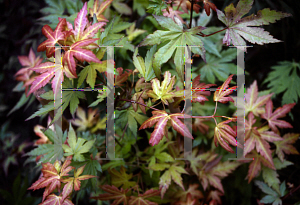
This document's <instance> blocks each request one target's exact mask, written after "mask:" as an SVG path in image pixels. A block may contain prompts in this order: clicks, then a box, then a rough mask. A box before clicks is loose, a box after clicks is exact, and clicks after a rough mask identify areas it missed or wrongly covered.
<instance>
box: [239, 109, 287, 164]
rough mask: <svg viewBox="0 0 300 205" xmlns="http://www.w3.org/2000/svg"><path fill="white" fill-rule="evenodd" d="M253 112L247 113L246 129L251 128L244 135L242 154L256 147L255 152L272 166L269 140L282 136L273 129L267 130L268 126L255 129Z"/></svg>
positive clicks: (276, 139)
mask: <svg viewBox="0 0 300 205" xmlns="http://www.w3.org/2000/svg"><path fill="white" fill-rule="evenodd" d="M255 121H256V120H255V119H254V115H253V113H250V114H249V115H248V120H246V122H245V124H246V128H245V129H246V130H251V131H250V132H248V134H247V136H246V142H245V148H244V155H246V154H247V153H249V152H250V151H251V150H253V149H254V147H256V150H257V152H259V153H260V154H261V155H262V156H264V157H265V158H266V159H267V160H268V161H269V162H270V163H271V165H272V166H273V167H274V163H273V159H272V156H271V149H270V145H269V143H268V142H267V141H269V142H274V141H280V140H282V138H281V137H280V136H279V135H277V134H276V133H274V132H273V131H267V130H268V127H262V128H259V129H257V127H253V124H254V123H255Z"/></svg>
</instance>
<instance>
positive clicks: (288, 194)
mask: <svg viewBox="0 0 300 205" xmlns="http://www.w3.org/2000/svg"><path fill="white" fill-rule="evenodd" d="M298 189H300V185H299V186H297V187H296V188H295V189H293V190H291V191H290V192H289V193H287V194H286V195H284V196H283V197H282V199H281V200H282V201H283V200H285V199H286V198H287V197H289V196H292V195H293V193H294V192H296V191H297V190H298Z"/></svg>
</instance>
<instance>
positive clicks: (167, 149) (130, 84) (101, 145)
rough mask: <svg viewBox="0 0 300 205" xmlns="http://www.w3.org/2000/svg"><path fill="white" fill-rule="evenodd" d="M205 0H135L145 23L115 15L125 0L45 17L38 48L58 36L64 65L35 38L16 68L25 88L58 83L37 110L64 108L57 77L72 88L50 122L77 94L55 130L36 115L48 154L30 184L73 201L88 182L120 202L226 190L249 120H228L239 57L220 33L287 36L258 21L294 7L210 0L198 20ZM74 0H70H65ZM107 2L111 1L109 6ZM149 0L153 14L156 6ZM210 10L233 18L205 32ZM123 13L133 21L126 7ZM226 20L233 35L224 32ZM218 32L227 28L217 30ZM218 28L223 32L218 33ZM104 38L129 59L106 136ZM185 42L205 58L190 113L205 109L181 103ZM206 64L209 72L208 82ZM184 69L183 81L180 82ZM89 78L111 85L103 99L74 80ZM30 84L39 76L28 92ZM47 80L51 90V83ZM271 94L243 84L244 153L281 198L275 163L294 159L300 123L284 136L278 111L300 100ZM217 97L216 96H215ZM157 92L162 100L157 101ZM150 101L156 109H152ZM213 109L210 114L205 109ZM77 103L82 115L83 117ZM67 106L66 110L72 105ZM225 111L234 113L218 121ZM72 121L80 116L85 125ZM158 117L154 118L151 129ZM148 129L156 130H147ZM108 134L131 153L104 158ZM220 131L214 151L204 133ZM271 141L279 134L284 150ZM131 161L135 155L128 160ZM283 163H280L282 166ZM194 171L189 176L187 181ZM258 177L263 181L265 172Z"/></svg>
mask: <svg viewBox="0 0 300 205" xmlns="http://www.w3.org/2000/svg"><path fill="white" fill-rule="evenodd" d="M199 2H200V0H195V1H193V3H191V1H188V0H176V1H172V0H168V1H161V0H151V1H150V2H149V5H147V3H148V2H146V1H145V2H144V1H139V0H134V1H133V2H132V5H133V11H134V12H136V11H137V13H138V14H139V15H140V14H141V16H142V15H143V18H144V17H145V21H147V25H146V26H144V25H142V26H141V25H140V24H141V22H140V21H137V22H125V21H122V20H121V19H122V18H121V17H120V16H118V17H114V18H112V15H111V14H115V13H120V14H124V15H132V9H131V8H130V7H129V6H128V5H127V4H128V1H126V2H124V1H123V0H116V1H112V0H106V1H99V0H94V1H89V2H84V3H81V2H80V4H78V5H80V7H79V8H78V5H76V6H75V5H74V9H73V10H74V12H75V10H76V9H77V11H79V12H78V13H74V14H71V13H72V12H71V13H70V10H69V9H67V10H66V11H67V12H69V13H68V14H70V16H69V17H66V15H64V17H66V18H58V23H57V25H56V26H54V27H50V26H49V25H45V26H43V28H42V33H43V34H44V36H45V37H46V38H47V39H46V40H45V41H44V42H42V43H41V44H40V45H39V46H38V49H37V50H38V51H39V52H41V51H46V56H47V57H48V58H49V57H53V56H54V53H55V46H57V45H59V46H62V50H63V52H62V55H61V57H62V59H61V61H62V62H61V65H57V64H55V63H54V62H53V60H52V62H44V63H42V59H41V58H40V57H36V56H35V54H34V53H33V50H32V49H31V50H30V53H29V55H28V57H27V56H19V61H20V63H21V65H22V66H23V68H22V69H21V70H20V71H18V72H17V73H16V79H17V80H19V81H22V82H23V83H24V86H25V92H26V94H27V95H29V94H31V93H33V94H34V95H37V93H38V91H41V90H43V89H41V88H43V87H45V86H46V85H47V84H48V83H49V82H51V84H52V86H51V88H50V91H47V92H45V93H44V94H42V95H41V96H39V97H40V98H42V99H44V100H49V101H51V102H49V103H48V104H46V105H44V104H43V107H42V108H41V109H40V110H39V111H38V112H36V113H34V114H33V115H32V116H31V117H30V118H29V119H31V118H33V117H35V116H41V115H46V114H49V112H50V111H53V110H55V109H57V108H58V107H59V105H57V104H56V105H53V104H54V103H53V102H54V97H53V95H55V94H57V92H58V90H59V89H58V88H60V87H62V88H68V89H69V90H67V91H66V90H64V91H63V92H62V95H61V96H62V103H61V105H60V106H62V112H60V113H56V115H55V117H54V119H53V121H52V122H51V123H53V122H54V121H55V120H57V119H58V118H60V117H62V116H63V113H64V111H65V109H66V107H67V106H68V105H70V113H71V115H72V117H73V119H71V120H68V121H69V122H70V126H69V128H65V129H64V128H63V129H62V128H61V127H60V126H58V125H55V130H52V129H43V127H42V126H40V125H37V126H36V127H35V129H34V131H35V133H36V134H37V135H38V136H39V137H40V138H41V139H39V140H38V141H36V143H35V146H37V148H36V149H34V150H32V151H31V152H29V153H28V154H27V156H31V157H34V159H36V157H39V158H41V157H42V156H43V157H42V158H41V161H42V162H46V161H49V162H46V163H42V168H41V172H42V174H41V177H40V178H39V179H38V180H37V181H36V182H34V183H33V184H32V185H31V186H30V187H29V188H28V189H29V190H37V189H41V188H45V190H44V192H43V199H42V203H41V204H42V205H52V204H55V205H56V204H57V205H58V204H59V205H71V204H73V203H72V201H71V200H72V197H74V195H76V194H78V195H77V196H76V200H78V199H79V200H80V198H84V199H85V197H86V194H89V192H90V190H93V191H95V193H99V192H98V191H99V190H97V186H96V185H97V184H98V185H100V186H99V187H100V188H101V189H102V191H103V192H102V191H100V193H101V194H99V195H98V196H93V197H91V199H95V200H101V201H110V203H111V204H113V205H118V204H128V205H135V204H138V205H157V204H190V205H192V204H193V205H195V204H222V200H221V196H223V195H224V194H225V195H226V193H225V191H226V189H225V190H224V188H223V186H224V184H222V179H223V178H225V177H227V176H228V175H229V174H230V173H232V172H234V170H236V169H237V167H239V166H240V165H241V164H242V163H241V161H239V162H230V161H224V158H222V156H220V155H219V154H220V153H219V151H221V153H222V152H223V151H224V150H223V149H225V150H226V151H228V152H231V153H234V150H233V149H232V147H231V145H232V146H234V147H239V148H243V146H242V145H241V144H240V143H239V142H238V141H237V139H236V137H237V129H240V128H241V127H237V126H235V125H233V126H232V125H230V124H229V123H231V124H234V123H235V122H236V120H237V118H236V117H227V116H229V115H231V116H232V113H231V111H232V109H231V107H229V108H228V109H227V110H226V109H225V107H226V106H227V105H223V104H226V103H228V102H229V101H231V102H234V100H233V98H232V97H231V96H230V95H231V94H232V93H233V91H235V90H236V89H237V86H232V87H230V86H229V84H230V83H231V81H232V79H233V75H231V73H233V72H232V71H233V69H232V67H234V66H235V64H225V63H227V62H230V61H231V60H233V59H234V58H235V57H236V54H235V52H233V51H232V50H230V49H227V50H222V49H223V48H222V43H220V44H219V43H218V41H219V40H220V39H223V44H226V45H227V46H228V45H231V44H233V45H235V46H237V45H240V46H245V45H246V41H249V42H251V43H256V44H260V45H262V44H266V43H275V42H279V40H277V39H275V38H273V36H271V35H270V34H269V33H268V32H266V31H264V30H263V29H262V28H259V27H258V26H261V25H268V24H270V23H275V22H276V21H277V20H280V19H282V18H284V17H288V16H290V14H286V13H281V12H277V11H271V10H270V9H268V8H267V9H263V10H261V11H258V13H257V15H254V14H251V15H248V16H247V17H244V16H245V15H246V14H247V13H248V12H249V11H250V9H251V8H252V4H253V0H239V1H238V4H237V6H236V7H235V6H234V5H233V4H230V5H229V6H227V7H226V8H225V10H224V13H223V12H222V11H220V10H218V9H217V7H216V5H215V4H213V3H212V2H211V1H209V0H202V2H203V8H204V10H203V12H202V14H201V16H200V19H198V21H197V26H194V25H195V24H194V22H193V20H194V19H195V16H194V17H193V11H195V12H196V13H197V14H198V13H199V12H200V8H201V7H200V5H199ZM69 3H70V2H69V1H68V2H67V3H66V2H64V3H63V4H69ZM70 4H71V3H70ZM192 4H193V7H192ZM130 5H131V3H130ZM110 6H112V7H113V9H110ZM75 8H76V9H75ZM146 9H147V10H148V12H149V13H151V14H153V15H147V14H146V13H145V12H146ZM180 9H182V10H180ZM211 10H213V11H215V12H216V13H217V16H218V19H219V20H220V21H221V22H223V23H224V24H225V26H226V27H225V28H224V29H222V28H221V30H217V29H218V28H212V29H210V28H209V29H207V30H206V31H208V32H209V31H211V32H214V33H211V34H204V33H202V31H204V30H205V29H206V28H205V27H204V26H206V25H208V23H209V20H210V18H211ZM204 12H205V13H206V14H205V13H204ZM187 16H189V18H190V19H189V20H188V21H190V22H189V23H190V24H189V25H188V23H187V22H186V21H185V19H186V18H187ZM131 17H133V16H131ZM197 17H198V16H197ZM243 17H244V18H243ZM124 19H125V20H128V19H127V17H126V18H123V20H124ZM71 21H73V22H71ZM72 23H74V24H73V25H72ZM106 23H107V24H108V25H106ZM52 28H55V29H54V30H53V29H52ZM140 28H142V29H140ZM161 28H163V29H161ZM143 29H147V30H143ZM225 30H226V33H225V35H224V34H222V33H221V32H222V31H225ZM215 31H216V32H215ZM217 33H219V34H218V35H215V34H217ZM141 34H144V35H141ZM213 35H215V36H214V37H210V36H213ZM206 37H208V38H206ZM205 38H206V39H207V40H206V39H205ZM105 46H111V47H113V46H116V47H120V46H121V47H123V49H120V50H118V49H116V56H117V57H119V55H120V56H121V57H122V58H121V59H119V58H116V59H117V60H116V61H113V63H115V65H117V67H116V69H115V73H114V77H113V80H114V81H113V82H114V86H115V88H114V92H115V93H114V94H115V98H114V99H113V100H114V101H113V106H114V108H117V111H116V112H115V115H116V116H117V118H116V121H114V122H115V125H114V126H115V127H116V129H115V133H114V134H112V136H108V135H109V133H110V132H109V131H106V133H107V135H106V137H107V138H106V139H104V138H105V136H104V134H105V128H106V127H107V128H108V127H109V126H108V125H107V126H106V125H105V121H106V120H107V122H109V117H111V116H109V115H108V116H107V117H103V115H102V113H101V112H102V111H103V112H104V110H105V109H102V108H103V107H104V106H105V105H104V104H105V98H106V97H107V96H106V94H107V93H106V91H105V88H107V87H106V86H107V82H108V79H111V78H110V77H111V76H112V75H111V76H110V77H109V74H111V73H109V74H108V73H107V72H106V68H107V65H108V64H107V63H108V61H107V60H103V58H104V59H105V57H104V55H105V52H106V50H107V48H102V47H105ZM140 46H151V47H149V48H148V49H145V48H144V50H143V48H141V50H140V52H141V53H142V54H146V55H145V57H142V56H139V54H138V50H139V47H140ZM186 46H192V47H191V48H190V49H191V54H192V58H193V59H191V64H192V63H193V60H194V58H195V57H200V56H201V57H202V59H203V61H204V62H202V63H203V65H205V66H202V67H200V68H196V69H195V70H194V69H193V73H192V75H193V76H196V77H195V78H194V79H193V81H192V86H191V102H192V103H193V105H195V109H194V108H193V112H194V111H195V113H196V115H197V116H192V115H186V114H185V113H186V111H187V110H186V109H187V108H186V106H184V107H183V109H181V105H182V104H183V103H184V102H183V101H185V100H186V99H185V95H184V94H185V92H184V90H183V87H185V86H187V84H186V80H187V79H186V76H185V70H184V64H185V63H186V62H185V61H184V59H185V58H184V57H186V56H185V54H184V53H185V48H186ZM146 50H148V51H146ZM206 50H207V51H208V52H209V53H210V54H207V59H208V61H207V62H206ZM132 53H133V55H132ZM213 55H215V57H213ZM216 56H217V57H218V58H217V57H216ZM170 59H171V60H170ZM188 59H189V58H188ZM127 63H128V65H127ZM188 63H189V62H188ZM129 64H130V65H129ZM121 66H122V67H121ZM227 68H228V69H227ZM171 69H173V70H171ZM200 69H201V70H200ZM217 69H219V70H217ZM225 70H226V71H225ZM97 71H98V72H97ZM78 72H79V73H78ZM162 72H164V73H163V76H162V75H161V73H162ZM77 73H78V75H77ZM199 73H201V74H202V78H205V79H206V80H207V81H205V82H201V81H200V74H199ZM194 74H195V75H194ZM213 74H214V75H216V76H217V78H218V79H219V80H221V81H224V82H223V83H222V85H221V86H219V87H218V88H217V90H216V91H215V92H214V96H211V97H210V94H211V93H210V91H209V88H211V87H212V86H217V85H216V84H206V83H207V82H211V83H214V82H215V77H214V75H213ZM176 77H177V78H178V79H179V80H180V81H181V82H177V80H176ZM86 85H89V86H90V87H89V88H92V89H94V88H95V86H96V85H97V86H99V85H100V86H103V87H102V88H103V90H104V91H103V90H102V91H98V93H97V94H98V96H97V100H96V101H94V102H92V104H90V100H91V98H89V97H90V96H89V95H87V96H88V97H87V98H86V99H85V95H84V94H83V92H82V93H80V94H78V93H79V92H77V94H74V93H76V92H75V90H73V91H70V90H72V88H75V87H77V88H80V89H82V88H84V87H85V86H86ZM29 86H31V87H30V90H29V92H27V91H28V89H29ZM175 87H176V88H175ZM70 88H71V89H70ZM45 90H48V87H47V88H45ZM107 92H111V90H110V91H107ZM272 95H273V94H262V93H261V92H258V85H257V82H256V81H254V82H253V83H252V85H251V86H250V88H248V89H247V92H246V93H245V101H246V102H245V104H243V103H238V106H241V105H242V106H243V107H242V108H243V109H244V110H245V144H244V157H246V158H252V159H253V160H252V161H249V160H247V162H246V161H245V163H249V166H248V175H247V179H248V183H250V182H251V181H252V180H253V179H254V178H255V177H257V176H259V173H260V172H262V178H263V180H264V181H265V182H266V184H267V185H268V186H270V187H272V189H274V190H276V191H277V192H278V193H279V191H280V192H282V193H280V196H279V195H278V194H277V195H276V197H277V198H278V197H279V198H280V197H282V196H284V194H283V193H284V191H282V190H284V189H283V188H282V186H283V185H282V186H281V185H280V188H279V184H280V180H279V175H278V174H279V173H277V171H276V170H277V169H280V168H282V167H285V166H288V165H291V164H292V162H289V161H287V160H285V155H287V154H299V152H298V150H297V149H296V148H295V147H294V146H293V144H294V143H295V142H296V140H297V139H298V138H299V134H297V133H288V134H285V135H283V136H281V129H279V128H292V126H291V124H290V123H289V122H287V121H284V120H282V119H280V118H283V117H286V115H287V114H288V113H290V112H291V111H292V108H293V107H294V106H295V103H291V104H286V105H283V106H282V107H280V108H277V109H275V110H274V111H273V102H272V100H271V97H272ZM211 98H212V99H213V101H215V103H213V102H208V101H209V99H211ZM79 99H81V100H83V99H85V100H87V101H88V103H89V104H90V107H96V106H97V108H99V109H97V108H96V109H82V108H81V107H79V106H78V105H79V104H80V103H82V102H81V101H79ZM108 100H109V99H108ZM110 100H111V99H110ZM238 100H242V99H238ZM156 101H159V102H158V103H157V104H156V105H153V104H155V102H156ZM107 102H109V101H107ZM205 102H207V103H205ZM100 103H101V104H100ZM160 103H161V104H160ZM185 103H186V102H185ZM218 103H222V104H219V108H220V107H221V108H220V109H221V111H220V113H222V112H223V113H225V114H223V113H222V114H220V115H222V116H216V115H215V114H216V112H217V108H218V106H217V105H218ZM214 104H215V106H214ZM131 105H132V107H131ZM244 105H245V106H244ZM230 106H232V104H230ZM222 109H223V110H222ZM149 110H151V111H152V112H151V113H152V116H151V114H150V111H149ZM213 110H214V112H213V114H212V115H209V116H205V115H207V114H206V113H210V111H213ZM75 112H76V115H77V117H78V119H74V113H75ZM141 112H143V113H141ZM218 113H219V112H218ZM193 114H194V113H193ZM199 115H201V116H199ZM99 116H102V117H101V118H100V117H99ZM149 116H151V117H150V118H149ZM63 117H69V113H66V115H64V116H63ZM216 118H227V120H225V121H217V120H216ZM186 119H189V122H191V123H192V122H193V125H192V124H190V125H191V126H190V127H189V128H188V127H187V125H186V124H184V121H185V120H186ZM192 119H194V120H192ZM204 122H205V124H204ZM214 122H215V125H214ZM217 122H219V123H217ZM51 123H50V124H51ZM71 123H72V124H73V125H76V126H77V127H78V129H77V130H76V131H75V130H74V129H73V128H72V126H71ZM138 123H139V124H140V125H141V126H140V127H139V129H138V130H139V131H140V132H138V130H137V128H138V125H137V124H138ZM153 126H154V129H147V130H146V128H152V127H153ZM171 127H172V128H171ZM170 128H171V129H170ZM190 128H192V130H193V131H195V132H196V131H197V130H199V131H200V132H201V135H198V136H196V134H199V132H197V133H191V132H190ZM213 128H214V130H213ZM150 130H151V131H152V130H153V131H152V132H149V131H150ZM213 132H214V134H213ZM193 134H194V135H193ZM146 135H147V136H148V139H149V138H150V139H149V144H150V145H151V146H148V147H147V145H146V148H145V146H144V144H143V146H140V144H142V142H143V143H144V141H143V140H144V138H145V139H146V137H145V136H146ZM179 135H181V136H183V137H188V138H190V139H194V137H195V140H194V141H192V142H193V143H192V150H191V151H192V152H191V153H190V155H186V147H185V143H186V142H185V141H186V138H183V137H180V136H179ZM164 136H165V137H164ZM111 138H112V139H114V141H113V144H114V146H115V149H114V150H113V151H114V152H113V156H114V157H115V156H118V155H120V156H121V158H123V159H125V160H118V159H117V158H116V160H110V161H105V160H103V156H104V155H105V154H106V156H109V158H110V155H111V153H110V154H109V155H108V153H109V149H110V148H109V147H110V145H109V143H110V140H111ZM182 139H184V140H182ZM212 140H213V141H214V142H213V143H214V144H215V146H216V147H217V146H218V145H221V147H222V149H216V150H217V152H216V153H215V152H214V149H215V147H214V146H211V147H210V144H208V143H207V142H209V143H212ZM115 142H116V144H115ZM203 142H204V144H205V145H204V144H203ZM270 143H274V144H275V146H274V147H276V149H275V150H274V149H273V147H272V145H270ZM146 144H147V143H146ZM212 145H213V144H212ZM105 148H107V149H106V152H105V151H104V150H105ZM132 148H134V149H132ZM217 153H218V154H217ZM274 155H277V156H276V157H275V156H274ZM63 156H65V157H66V158H63ZM178 156H179V157H181V158H185V160H186V161H187V163H186V164H185V163H183V162H179V161H176V160H178V159H177V157H178ZM105 159H108V158H105ZM54 160H56V161H54ZM60 160H62V161H60ZM126 160H129V163H131V165H132V164H134V165H133V166H131V165H130V166H128V162H127V161H126ZM53 162H54V163H53ZM144 162H147V163H148V164H147V163H144ZM280 162H282V164H280V165H278V164H279V163H280ZM61 163H62V165H61ZM135 163H136V164H135ZM145 164H146V165H145ZM102 170H103V173H102V176H101V178H100V179H98V176H97V171H98V172H102ZM245 173H246V172H245ZM187 178H188V179H189V180H186V179H187ZM88 179H91V180H88ZM104 179H105V180H104ZM106 179H108V180H106ZM190 179H191V180H190ZM194 179H196V180H195V181H194ZM88 182H91V183H88ZM107 183H110V185H108V184H107ZM258 184H259V187H260V188H262V187H263V188H264V189H265V190H266V188H265V187H264V186H263V185H262V184H261V183H258ZM281 184H284V185H285V183H281ZM279 189H280V190H279ZM85 190H87V192H86V191H85ZM200 190H201V191H200ZM274 190H273V191H274ZM278 190H279V191H278ZM263 191H264V190H263ZM76 192H78V193H76ZM105 192H106V193H105ZM202 192H203V193H202ZM270 193H271V191H270ZM272 193H273V192H272ZM274 197H275V196H274ZM274 197H273V198H274ZM267 198H268V197H267ZM277 198H276V199H275V200H277ZM264 200H266V199H264ZM264 200H262V201H264ZM101 203H102V202H101Z"/></svg>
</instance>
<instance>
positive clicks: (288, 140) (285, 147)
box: [274, 133, 299, 162]
mask: <svg viewBox="0 0 300 205" xmlns="http://www.w3.org/2000/svg"><path fill="white" fill-rule="evenodd" d="M298 138H299V134H298V133H287V134H285V135H284V136H283V140H282V141H278V142H274V143H275V145H276V154H277V155H278V158H279V159H280V160H281V161H282V162H283V161H284V153H285V154H299V152H298V151H297V149H296V148H295V147H294V146H293V145H292V144H294V143H295V142H296V141H297V139H298Z"/></svg>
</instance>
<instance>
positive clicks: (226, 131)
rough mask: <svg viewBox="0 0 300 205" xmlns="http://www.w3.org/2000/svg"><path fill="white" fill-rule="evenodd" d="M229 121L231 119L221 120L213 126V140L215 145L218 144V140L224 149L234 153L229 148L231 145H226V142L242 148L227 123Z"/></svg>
mask: <svg viewBox="0 0 300 205" xmlns="http://www.w3.org/2000/svg"><path fill="white" fill-rule="evenodd" d="M229 122H232V120H231V119H230V120H226V121H223V122H221V123H219V124H218V125H217V126H216V127H215V134H214V142H215V145H216V147H217V146H218V145H217V142H219V143H220V145H221V146H222V147H223V148H224V149H225V150H227V151H229V152H231V153H234V151H233V150H232V149H231V147H230V146H229V145H228V143H229V144H231V145H233V146H238V147H240V148H243V147H242V145H241V144H240V143H239V142H238V141H237V140H236V139H235V137H236V132H235V131H234V130H233V129H232V128H231V127H230V126H229V125H227V124H228V123H229ZM224 139H225V140H226V141H225V140H224Z"/></svg>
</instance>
